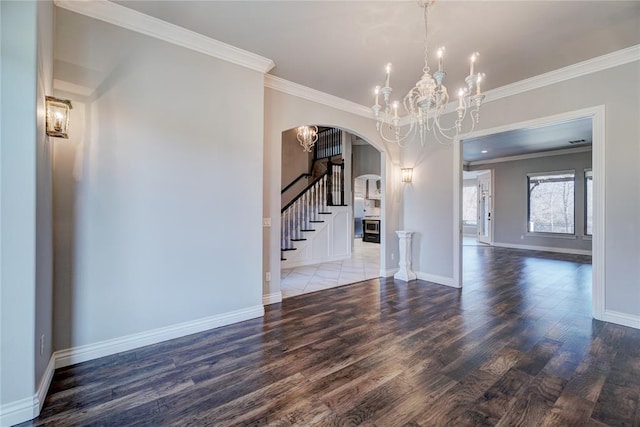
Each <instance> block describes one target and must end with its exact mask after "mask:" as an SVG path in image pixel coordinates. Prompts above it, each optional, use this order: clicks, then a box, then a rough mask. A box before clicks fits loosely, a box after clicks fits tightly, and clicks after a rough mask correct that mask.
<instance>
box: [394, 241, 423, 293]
mask: <svg viewBox="0 0 640 427" xmlns="http://www.w3.org/2000/svg"><path fill="white" fill-rule="evenodd" d="M396 234H397V235H398V238H399V239H400V242H399V246H400V270H399V271H398V272H397V273H396V274H394V275H393V278H394V279H398V280H402V281H404V282H410V281H411V280H416V279H417V276H416V273H414V272H413V271H411V235H412V234H413V231H396Z"/></svg>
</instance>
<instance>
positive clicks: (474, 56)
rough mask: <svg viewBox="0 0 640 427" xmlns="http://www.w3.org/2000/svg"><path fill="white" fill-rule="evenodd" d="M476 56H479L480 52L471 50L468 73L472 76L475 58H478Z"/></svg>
mask: <svg viewBox="0 0 640 427" xmlns="http://www.w3.org/2000/svg"><path fill="white" fill-rule="evenodd" d="M478 56H480V54H479V53H478V52H473V54H472V55H471V65H470V69H469V75H470V76H473V71H474V69H473V68H474V66H475V63H476V60H477V59H478Z"/></svg>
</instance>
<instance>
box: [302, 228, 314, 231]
mask: <svg viewBox="0 0 640 427" xmlns="http://www.w3.org/2000/svg"><path fill="white" fill-rule="evenodd" d="M300 231H316V230H315V229H314V228H310V229H308V230H300Z"/></svg>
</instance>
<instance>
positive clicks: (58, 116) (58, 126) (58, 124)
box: [53, 112, 63, 132]
mask: <svg viewBox="0 0 640 427" xmlns="http://www.w3.org/2000/svg"><path fill="white" fill-rule="evenodd" d="M62 119H63V117H62V113H60V112H57V113H55V115H54V116H53V129H54V130H55V131H56V132H60V131H62Z"/></svg>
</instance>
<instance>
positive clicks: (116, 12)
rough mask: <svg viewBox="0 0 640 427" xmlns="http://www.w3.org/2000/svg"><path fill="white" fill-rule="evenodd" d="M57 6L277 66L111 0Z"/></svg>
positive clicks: (68, 0) (230, 57)
mask: <svg viewBox="0 0 640 427" xmlns="http://www.w3.org/2000/svg"><path fill="white" fill-rule="evenodd" d="M55 5H56V6H58V7H61V8H63V9H67V10H70V11H72V12H75V13H79V14H81V15H85V16H88V17H90V18H94V19H98V20H100V21H104V22H108V23H109V24H113V25H117V26H119V27H122V28H126V29H128V30H131V31H135V32H138V33H141V34H145V35H147V36H150V37H154V38H156V39H159V40H164V41H166V42H168V43H172V44H174V45H177V46H181V47H184V48H187V49H191V50H194V51H196V52H200V53H204V54H205V55H209V56H212V57H214V58H218V59H222V60H223V61H227V62H230V63H232V64H236V65H240V66H242V67H245V68H249V69H251V70H255V71H259V72H261V73H267V72H268V71H269V70H271V69H272V68H273V67H275V63H274V62H273V61H272V60H271V59H268V58H265V57H263V56H260V55H256V54H255V53H252V52H249V51H246V50H243V49H239V48H237V47H235V46H231V45H230V44H227V43H223V42H221V41H218V40H215V39H212V38H210V37H206V36H203V35H202V34H199V33H196V32H194V31H191V30H187V29H185V28H182V27H179V26H177V25H174V24H170V23H168V22H166V21H163V20H161V19H157V18H154V17H152V16H149V15H146V14H144V13H141V12H138V11H136V10H133V9H129V8H128V7H125V6H121V5H119V4H116V3H112V2H110V1H107V0H55Z"/></svg>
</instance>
